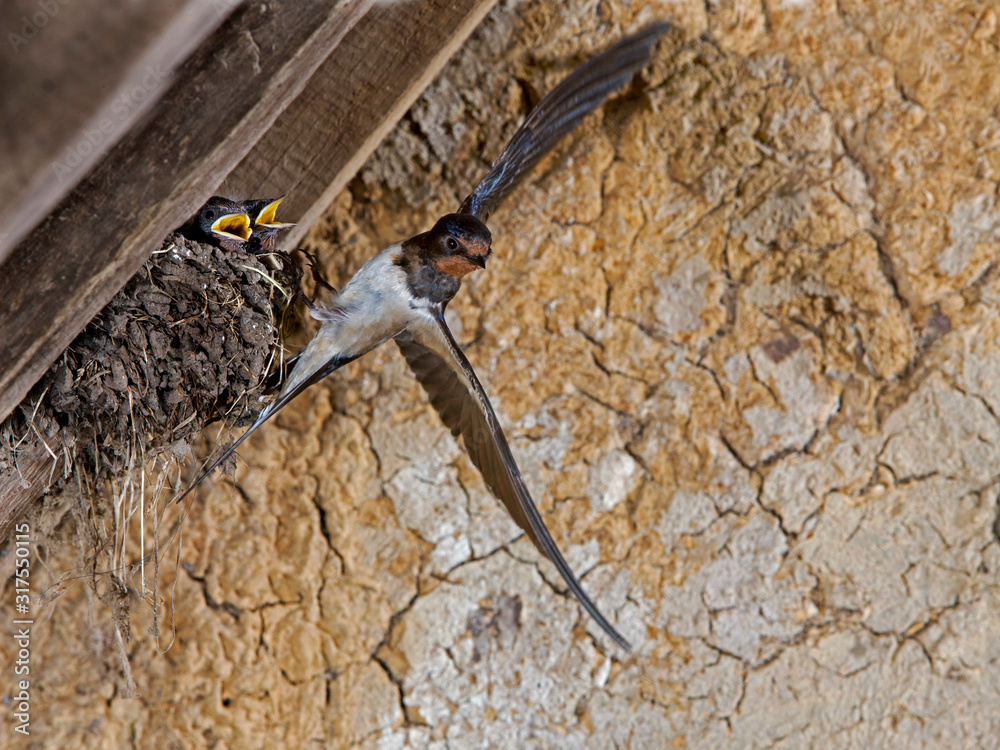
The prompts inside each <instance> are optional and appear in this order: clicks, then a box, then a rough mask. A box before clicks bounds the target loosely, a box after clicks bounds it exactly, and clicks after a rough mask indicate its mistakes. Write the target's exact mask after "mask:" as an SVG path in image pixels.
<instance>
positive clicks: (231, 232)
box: [212, 214, 250, 242]
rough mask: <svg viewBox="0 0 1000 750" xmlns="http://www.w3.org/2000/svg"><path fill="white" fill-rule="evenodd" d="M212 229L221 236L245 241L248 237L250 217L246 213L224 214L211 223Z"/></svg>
mask: <svg viewBox="0 0 1000 750" xmlns="http://www.w3.org/2000/svg"><path fill="white" fill-rule="evenodd" d="M212 231H213V232H214V233H215V234H220V235H222V236H223V237H231V238H232V239H234V240H240V241H242V242H246V241H247V240H248V239H250V217H249V216H247V215H246V214H226V215H225V216H220V217H219V218H218V219H216V220H215V223H213V224H212Z"/></svg>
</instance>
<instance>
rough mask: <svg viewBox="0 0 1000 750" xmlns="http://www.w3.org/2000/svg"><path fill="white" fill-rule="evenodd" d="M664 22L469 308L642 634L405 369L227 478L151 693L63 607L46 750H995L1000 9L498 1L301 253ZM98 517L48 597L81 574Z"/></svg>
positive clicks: (999, 687) (368, 228)
mask: <svg viewBox="0 0 1000 750" xmlns="http://www.w3.org/2000/svg"><path fill="white" fill-rule="evenodd" d="M663 17H666V18H668V19H671V20H673V21H675V22H676V23H677V24H678V26H679V28H681V29H683V32H678V33H675V34H673V35H672V36H670V37H669V38H667V39H666V41H665V42H664V43H663V44H662V45H661V47H660V55H659V57H658V59H657V61H656V63H655V64H654V65H653V66H652V68H651V69H650V71H649V72H648V73H647V75H646V77H645V79H644V80H643V82H642V86H641V87H639V88H645V89H647V91H646V93H641V92H640V91H639V90H637V89H633V90H632V91H631V93H630V94H629V95H627V96H625V97H622V98H619V99H617V100H615V101H614V102H613V103H612V104H610V105H609V106H607V107H605V108H604V109H603V110H602V111H601V113H600V114H598V115H596V116H594V117H592V118H590V119H588V120H587V122H586V123H585V125H584V126H583V127H582V128H581V129H580V130H579V131H578V132H577V133H576V134H575V135H574V136H573V137H571V138H570V139H568V140H567V141H566V142H564V143H563V144H562V145H561V146H560V148H559V149H558V150H557V153H556V154H554V155H553V156H552V157H551V158H550V159H548V160H547V161H546V162H545V163H544V164H543V168H542V169H540V170H539V171H538V172H537V173H536V174H535V175H534V176H533V178H532V179H531V180H530V181H529V182H528V183H527V184H525V185H524V187H523V188H522V189H521V190H520V192H519V193H517V194H516V195H515V197H514V199H513V200H511V201H510V202H509V203H508V204H507V205H505V206H504V207H503V208H502V209H501V210H500V211H499V212H498V213H497V214H496V215H495V216H494V217H493V218H492V220H491V223H490V226H491V229H492V231H493V236H494V251H495V253H494V257H493V258H492V259H491V261H490V264H489V269H488V270H487V271H486V272H483V273H477V274H474V275H473V276H472V277H471V278H470V279H469V282H468V283H467V284H466V285H465V287H464V288H463V290H462V291H461V292H460V294H459V296H458V298H457V299H456V300H455V302H454V304H453V305H452V306H451V309H450V312H449V314H450V315H451V316H452V318H451V319H452V322H453V324H454V327H455V330H456V335H457V336H458V338H459V340H460V342H461V343H462V344H463V345H464V346H465V348H466V351H467V353H468V355H469V358H470V360H471V361H472V363H473V365H474V366H475V367H476V368H477V370H478V372H479V373H480V376H481V378H482V380H483V381H484V383H485V385H486V388H487V390H488V391H489V392H490V394H491V395H492V397H493V398H494V403H495V404H496V406H497V409H498V411H499V414H500V417H501V420H502V421H503V423H504V425H505V426H506V427H507V434H508V436H509V438H510V440H511V443H512V446H513V450H514V453H515V455H516V457H517V459H518V461H519V462H520V465H521V468H522V470H523V471H524V474H525V477H526V481H527V483H528V486H529V487H530V488H531V491H532V492H533V494H534V496H535V498H536V500H537V501H538V503H539V505H540V507H541V510H542V513H543V515H544V517H545V519H546V522H547V523H548V525H549V528H550V529H551V530H552V532H553V536H554V537H555V539H556V541H557V543H558V544H559V545H560V546H561V547H562V549H563V550H564V551H565V553H566V556H567V558H568V559H569V561H570V563H571V565H572V566H573V568H574V569H575V570H576V571H577V572H578V573H580V574H581V575H582V576H583V581H584V585H585V587H586V588H587V589H588V590H589V591H590V592H591V593H592V595H593V596H594V598H595V600H596V601H597V602H598V604H599V606H600V607H601V608H602V609H603V610H604V611H605V612H607V613H608V614H609V615H610V616H611V619H612V620H613V621H615V622H616V623H617V625H618V627H619V628H620V629H621V630H622V631H623V632H624V633H625V635H626V636H627V637H628V638H630V639H631V640H632V641H633V642H634V643H635V644H637V653H636V654H634V655H632V656H626V655H624V654H622V653H620V652H619V651H616V650H615V649H614V647H613V646H612V645H611V644H609V643H608V641H607V639H606V638H605V637H603V635H602V634H601V633H600V632H599V631H598V630H597V628H596V627H595V626H594V625H593V623H592V622H590V621H589V620H588V619H586V617H585V616H583V615H582V612H581V610H580V608H579V606H578V605H577V604H576V603H575V601H573V600H572V599H570V598H567V596H565V595H563V594H562V593H561V591H562V584H561V582H560V581H559V579H558V576H557V574H556V573H555V571H554V569H553V568H552V567H551V566H549V565H548V564H547V563H543V562H542V561H540V559H539V556H538V554H537V553H536V552H535V550H534V548H533V547H532V546H531V544H530V543H529V542H527V541H526V540H525V539H523V538H520V535H519V532H518V530H517V528H516V527H515V525H514V524H513V523H512V522H511V521H510V520H509V519H508V518H507V517H506V515H505V513H504V511H503V509H502V508H501V507H500V506H499V504H498V503H497V502H496V501H495V500H494V499H493V498H492V497H491V496H490V495H489V494H488V492H487V491H486V489H485V487H484V485H483V483H482V480H481V479H480V477H479V475H478V474H477V472H476V471H475V469H474V468H473V467H472V466H471V464H470V463H469V461H468V460H467V459H466V457H465V455H464V454H463V453H462V451H461V449H460V448H459V446H458V445H457V444H456V442H455V441H454V440H453V439H452V437H451V436H450V435H449V434H448V432H447V431H446V430H445V429H443V428H442V427H441V425H440V423H439V421H438V419H437V417H436V415H435V414H434V413H433V412H432V410H431V409H430V407H429V406H428V405H427V402H426V399H425V397H424V395H423V393H422V392H421V391H420V389H419V387H418V386H417V384H416V382H415V380H414V379H413V378H412V376H411V375H410V374H409V372H408V371H407V369H406V366H405V363H404V362H403V359H402V357H400V356H399V354H398V352H396V351H395V349H394V348H393V347H385V348H383V349H382V350H380V351H378V352H376V353H374V354H373V355H369V356H368V357H366V358H364V359H362V360H360V361H358V362H356V363H354V364H352V365H351V366H350V367H348V368H346V370H344V371H342V372H341V373H338V374H337V375H336V376H334V377H332V378H330V379H328V381H326V382H324V383H323V384H322V385H321V386H318V387H314V388H312V389H311V390H310V391H308V392H307V393H306V394H305V395H304V396H302V397H300V398H299V399H298V400H297V402H295V403H293V404H292V405H291V406H289V407H288V409H287V410H286V411H285V412H283V414H282V415H281V416H280V417H278V418H277V420H276V421H275V423H274V424H271V425H268V426H267V427H265V428H264V429H262V430H260V432H259V434H258V435H257V436H255V437H254V438H253V439H252V440H250V441H249V442H248V443H246V446H245V447H244V448H242V449H241V450H240V454H241V456H242V460H241V461H240V462H239V466H238V468H237V470H236V474H235V483H236V484H235V485H234V481H233V480H232V479H230V478H227V477H223V476H221V475H220V476H216V477H215V478H214V479H213V480H212V481H210V482H207V483H206V485H205V489H204V491H202V492H200V494H199V495H198V498H197V500H196V501H195V502H194V503H193V504H192V507H191V510H190V512H189V513H188V514H187V517H186V519H185V523H184V532H183V535H182V537H181V539H180V542H179V545H180V551H179V553H178V552H177V548H176V544H174V545H171V546H169V547H167V548H166V549H164V551H163V553H162V559H161V561H160V568H159V578H158V588H157V589H156V591H155V592H154V593H150V591H151V576H150V572H149V568H147V570H146V578H145V579H144V580H140V577H139V576H138V575H137V576H136V577H135V578H134V579H133V580H132V581H130V586H131V588H130V590H129V591H128V592H125V593H123V594H122V596H123V598H127V599H128V601H129V604H130V609H131V640H130V641H129V642H128V644H127V646H126V648H125V650H126V651H127V653H128V656H129V663H130V667H131V676H132V679H133V680H134V682H135V689H136V694H137V697H135V698H131V697H128V694H127V693H128V685H127V682H126V679H125V678H124V677H123V675H122V665H121V662H120V660H119V659H118V657H117V651H116V647H115V641H116V638H115V636H114V632H115V631H114V628H113V626H112V620H111V615H110V614H109V612H108V609H107V607H106V605H105V604H104V603H103V602H101V601H98V600H97V598H96V597H95V596H94V595H93V594H91V593H90V592H89V590H88V588H87V586H86V584H85V582H83V581H74V580H72V579H67V580H63V581H62V582H61V583H59V584H58V585H57V586H54V587H53V588H52V589H50V590H49V592H48V593H49V596H50V598H53V599H54V601H53V602H52V603H51V604H49V605H48V607H47V608H46V609H44V610H43V611H42V613H41V614H40V615H39V619H40V622H42V624H41V625H39V627H38V628H37V630H36V640H35V642H34V644H33V649H34V651H33V654H34V658H35V659H36V662H35V664H36V665H37V666H36V674H37V680H38V682H37V683H36V684H37V685H38V691H37V692H36V696H37V697H36V703H35V706H34V711H35V715H34V719H35V722H37V723H36V725H35V727H34V728H35V729H36V732H33V737H32V739H33V741H34V742H35V743H36V746H38V747H70V746H74V747H94V748H98V747H107V748H112V747H127V746H135V747H142V748H146V747H150V748H152V747H156V748H163V747H184V748H187V747H214V748H237V747H241V748H242V747H334V748H355V747H358V748H362V747H363V748H384V749H386V750H388V749H390V748H404V747H414V748H445V747H448V748H508V747H509V748H514V747H517V748H521V747H540V748H543V747H544V748H549V747H551V748H580V747H592V748H607V747H621V748H657V747H667V746H677V747H713V748H746V747H789V748H792V747H813V746H823V747H857V748H870V747H900V748H903V747H905V748H914V747H935V748H936V747H995V746H996V742H997V737H998V736H1000V711H998V710H997V707H998V706H1000V583H998V570H1000V544H998V529H997V517H998V502H997V497H998V492H1000V480H998V467H1000V423H998V419H997V415H998V413H1000V313H998V302H1000V274H998V273H997V270H996V268H995V267H994V262H993V257H994V254H995V251H996V248H997V244H998V241H1000V211H998V209H997V197H998V196H997V188H998V179H1000V150H998V147H1000V120H998V111H997V103H998V101H1000V67H998V66H997V64H996V61H997V55H998V49H1000V25H998V14H997V8H996V6H995V5H990V4H988V3H960V2H933V3H924V2H913V3H888V4H887V3H881V2H862V1H861V0H858V1H856V2H855V1H851V2H844V1H841V2H837V3H834V2H823V1H818V2H795V3H791V2H785V3H782V2H770V1H766V2H764V3H752V2H724V3H707V4H705V3H701V2H661V3H657V2H637V1H636V0H633V1H632V2H624V1H622V2H619V1H618V0H602V1H601V2H591V1H586V2H573V3H562V2H551V1H546V0H524V1H523V2H520V3H517V2H502V3H501V4H500V5H499V7H498V8H497V9H496V10H494V12H493V13H492V14H491V15H490V16H489V18H488V19H487V21H486V22H485V23H484V24H483V26H482V27H481V28H480V29H479V30H478V31H477V32H476V33H475V35H474V36H473V38H472V39H471V40H470V41H469V43H468V44H467V45H466V46H465V47H464V48H463V50H462V51H461V52H460V53H459V54H458V56H457V57H456V58H455V59H454V60H453V61H452V62H451V64H450V65H449V66H448V67H447V69H446V70H445V72H444V73H443V74H442V76H441V77H440V78H439V80H437V81H436V82H435V83H434V84H433V85H432V86H431V88H430V89H429V90H428V92H427V93H426V94H425V95H424V96H423V97H422V98H421V99H420V101H419V103H418V104H417V105H416V106H415V107H414V109H413V110H412V111H411V112H410V113H409V115H408V116H407V118H406V119H405V120H404V121H403V122H402V123H401V124H400V126H399V127H397V128H396V130H395V131H394V133H393V134H392V136H391V137H390V138H389V139H388V141H387V142H386V143H385V144H383V146H382V147H381V148H380V149H379V150H378V152H377V153H376V154H375V155H374V156H373V157H372V159H371V160H370V161H369V163H368V164H367V165H366V166H365V167H364V169H363V171H362V173H361V174H360V176H359V178H358V179H357V180H355V182H354V183H353V184H352V185H351V187H350V188H349V189H348V190H346V191H345V192H344V193H343V194H342V195H341V196H340V197H339V198H338V199H337V200H336V201H335V202H334V204H333V205H332V206H331V207H330V209H329V212H328V214H327V215H326V217H325V219H324V221H323V222H322V224H321V225H320V226H318V227H317V228H316V229H315V231H314V232H313V234H312V236H311V239H310V244H311V245H312V247H313V248H314V249H315V250H316V251H317V252H318V253H319V254H320V256H321V257H322V259H323V260H324V262H325V264H326V267H327V269H328V274H329V276H330V277H331V281H333V283H334V284H337V283H340V282H343V281H344V280H345V279H346V278H347V277H348V276H349V275H350V273H351V272H353V270H355V269H356V268H357V267H359V266H360V265H361V263H362V262H364V261H365V260H366V259H367V258H369V257H370V256H371V255H372V254H374V253H375V252H376V251H377V250H378V249H380V248H381V247H383V246H384V245H386V244H388V243H390V242H392V241H395V240H396V239H398V238H400V237H403V236H408V235H411V234H413V233H415V232H418V231H422V230H423V229H425V228H426V227H428V226H429V225H430V224H431V223H432V222H433V220H434V219H435V218H436V217H437V216H438V215H440V214H441V213H444V212H446V211H449V210H453V207H454V206H456V205H457V203H458V201H459V200H460V199H461V198H462V197H463V196H464V195H465V193H466V192H468V190H469V189H470V188H471V187H472V185H473V184H474V182H475V180H476V179H478V177H479V176H481V174H482V173H483V172H484V171H485V168H486V161H485V160H484V157H485V159H490V158H492V156H494V155H495V154H496V153H497V152H498V151H499V149H500V147H501V146H502V145H503V143H504V141H505V140H506V138H508V137H509V136H510V135H511V134H512V132H513V130H514V128H515V126H516V124H517V121H518V119H519V118H520V117H521V116H522V114H523V112H524V111H525V109H526V107H527V106H528V102H529V101H534V100H536V99H537V96H538V95H540V94H542V93H544V92H545V91H547V90H548V89H549V88H551V87H552V86H553V85H554V84H555V83H556V82H557V81H558V80H559V79H560V77H561V76H562V75H564V74H565V73H566V72H568V70H569V69H570V68H571V67H572V66H573V65H574V64H575V63H577V62H578V61H579V60H580V59H581V56H582V55H588V54H591V53H592V52H594V51H597V50H599V49H601V48H602V47H603V46H605V45H606V44H607V43H609V42H610V41H612V40H613V39H616V38H617V37H618V34H619V33H620V30H621V29H626V30H631V29H634V28H636V27H637V26H639V25H641V24H642V23H644V22H647V21H649V20H652V19H653V18H663ZM706 30H707V31H709V32H710V34H711V39H705V38H701V37H700V35H701V33H702V32H703V31H706ZM288 218H289V219H290V220H293V219H294V217H288ZM201 450H202V451H204V450H207V448H205V447H202V449H201ZM56 517H57V516H56V515H55V511H49V512H48V515H46V516H43V517H41V518H39V519H37V523H38V524H40V525H44V524H45V523H46V519H50V520H49V522H50V523H54V521H52V520H51V519H54V518H56ZM74 517H75V516H74V514H72V513H70V514H67V515H66V516H65V517H64V518H63V521H62V523H61V525H60V526H59V527H58V528H57V530H56V532H55V533H57V534H58V533H63V534H64V538H65V542H64V543H63V544H62V545H58V544H50V545H49V546H48V547H47V549H46V550H45V555H46V558H45V560H44V563H43V562H41V561H39V562H38V563H36V566H35V567H36V568H37V569H38V576H37V579H38V580H41V579H42V577H43V576H48V578H46V579H45V580H46V581H47V582H48V583H49V584H55V582H56V581H57V580H59V579H60V576H61V575H62V574H63V572H64V571H66V570H70V572H71V573H72V572H73V569H74V568H79V567H80V565H81V563H80V561H79V554H80V553H79V550H78V549H77V548H76V547H75V543H74V541H73V540H74V538H75V537H74V536H73V532H72V530H73V524H74V521H73V518H74ZM178 554H179V558H178ZM57 593H59V594H61V597H57V596H55V594H57ZM4 595H5V597H6V596H8V595H9V592H5V594H4ZM154 600H155V601H157V602H158V603H159V605H160V606H161V608H162V609H161V616H160V618H159V620H158V623H157V625H158V628H159V630H158V635H159V638H158V640H157V639H155V638H154V636H153V635H152V634H151V633H150V631H149V629H150V626H151V624H152V623H153V619H152V616H151V605H150V602H151V601H154ZM5 602H6V600H5ZM171 606H172V607H173V610H172V614H171V609H170V607H171ZM168 645H169V646H170V648H169V650H166V648H167V646H168ZM9 647H10V643H9V639H5V640H4V641H3V642H2V643H0V654H2V658H0V662H6V659H7V657H8V656H9V654H7V653H4V649H8V648H9ZM7 677H8V676H7V675H6V674H5V677H4V679H5V680H6V679H7ZM4 731H5V732H6V731H7V730H6V728H5V730H4Z"/></svg>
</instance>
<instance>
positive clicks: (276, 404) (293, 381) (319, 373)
mask: <svg viewBox="0 0 1000 750" xmlns="http://www.w3.org/2000/svg"><path fill="white" fill-rule="evenodd" d="M355 359H356V357H334V358H333V359H331V360H329V361H328V362H326V363H325V364H324V365H321V366H319V367H317V368H316V369H315V371H313V372H311V373H308V374H306V373H300V372H299V371H298V369H296V370H293V371H292V375H291V377H290V379H289V380H288V382H287V383H286V386H285V389H284V390H283V391H282V392H281V395H279V396H278V398H277V399H276V400H274V401H272V402H271V403H270V404H268V405H267V406H265V407H264V410H263V411H262V412H261V413H260V415H259V416H258V417H257V419H256V420H254V423H253V424H252V425H250V427H248V428H247V431H246V432H244V433H243V434H242V435H240V436H239V438H237V440H236V442H235V443H233V444H232V445H231V446H229V447H228V448H227V449H226V450H225V452H224V453H223V454H222V455H221V456H219V457H218V458H217V459H215V461H213V462H212V463H211V465H210V466H209V467H208V468H207V469H205V471H204V472H202V474H201V476H199V477H198V478H197V479H196V480H195V481H194V483H193V484H192V485H191V486H190V487H188V488H187V489H186V490H184V494H182V495H181V496H180V497H178V498H177V502H178V503H179V502H181V501H182V500H183V499H184V498H186V497H187V496H188V495H189V494H191V491H192V490H194V488H195V487H197V486H198V485H199V484H201V483H202V482H203V481H204V480H205V478H206V477H207V476H208V475H209V474H211V473H212V472H213V471H215V468H216V467H217V466H218V465H219V464H221V463H222V462H223V461H225V460H226V459H227V458H229V457H230V456H231V455H233V452H234V451H235V450H236V449H237V448H239V447H240V445H242V444H243V441H244V440H246V439H247V438H248V437H250V435H251V434H253V432H254V431H256V429H257V428H258V427H260V426H261V425H262V424H264V422H266V421H267V420H268V419H270V418H271V417H273V416H274V415H275V414H276V413H277V412H278V411H279V410H280V409H281V408H283V407H284V406H285V405H286V404H287V403H288V402H289V401H291V400H292V399H293V398H295V397H296V396H298V395H299V394H300V393H302V391H304V390H305V389H306V388H308V387H309V386H311V385H312V384H313V383H317V382H319V381H320V380H322V379H323V378H325V377H326V376H327V375H329V374H330V373H331V372H333V371H334V370H339V369H340V368H341V367H343V366H344V365H346V364H347V363H348V362H353V361H354V360H355ZM289 386H290V387H289Z"/></svg>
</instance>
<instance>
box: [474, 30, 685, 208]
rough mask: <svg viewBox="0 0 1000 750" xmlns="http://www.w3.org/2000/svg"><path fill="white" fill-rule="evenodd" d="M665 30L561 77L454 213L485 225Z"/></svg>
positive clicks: (628, 40) (644, 58)
mask: <svg viewBox="0 0 1000 750" xmlns="http://www.w3.org/2000/svg"><path fill="white" fill-rule="evenodd" d="M668 28H670V25H669V24H667V23H664V22H660V23H654V24H650V25H649V26H647V27H646V28H644V29H642V30H641V31H639V32H637V33H636V34H633V35H632V36H628V37H625V38H624V39H622V40H621V41H620V42H618V44H616V45H614V46H613V47H611V48H610V49H608V50H606V51H605V52H603V53H601V54H600V55H598V56H597V57H595V58H593V59H591V60H588V61H587V62H585V63H584V64H583V65H581V66H580V67H578V68H577V69H576V70H574V71H573V72H572V73H570V74H569V75H568V76H566V78H564V79H563V81H562V82H561V83H560V84H559V85H558V86H556V87H555V88H554V89H552V91H550V92H549V93H548V94H547V95H546V96H545V98H543V99H542V100H541V101H540V102H539V103H538V106H537V107H535V108H534V109H533V110H531V113H530V114H529V115H528V117H527V119H525V121H524V123H523V124H522V125H521V127H520V128H518V129H517V132H516V133H514V137H513V138H511V139H510V141H509V142H508V143H507V145H506V146H504V149H503V151H501V152H500V156H498V157H497V160H496V161H495V162H493V166H492V167H491V168H490V171H489V172H487V174H486V176H485V177H484V178H483V179H482V181H480V183H479V185H478V186H476V189H475V190H473V191H472V194H471V195H470V196H469V197H468V198H466V199H465V201H463V203H462V206H461V208H459V213H467V214H472V215H474V216H476V217H477V218H479V219H480V220H482V221H486V218H487V217H488V216H489V215H490V214H491V213H492V212H493V210H494V209H495V208H496V207H497V206H498V205H500V203H501V202H502V201H503V199H504V198H505V197H506V196H507V194H508V193H510V191H511V190H512V189H513V188H514V186H515V185H517V183H518V182H519V181H520V180H521V178H522V177H523V176H524V175H525V174H527V173H528V172H529V171H530V170H531V168H532V167H534V166H535V164H537V163H538V160H539V159H541V158H542V157H543V156H544V155H545V154H546V153H548V152H549V150H551V149H552V147H553V146H554V145H555V144H556V142H557V141H559V139H560V138H562V137H563V136H564V135H566V134H567V133H569V132H570V131H571V130H572V129H573V128H575V127H576V126H577V125H578V124H579V123H580V121H581V120H582V119H583V118H584V117H585V116H586V115H587V113H588V112H590V111H591V110H593V109H594V108H596V107H597V106H598V105H599V104H600V103H601V102H602V101H604V99H605V98H606V97H607V96H608V95H609V94H611V92H613V91H614V90H616V89H618V88H620V87H621V86H623V85H624V84H625V83H626V82H628V80H629V79H630V78H632V76H633V75H635V73H636V72H637V71H639V70H640V69H641V68H642V67H643V66H644V65H645V64H646V63H647V62H648V61H649V55H650V52H651V51H652V49H653V45H654V44H656V40H657V39H659V38H660V36H662V35H663V34H664V33H665V32H666V31H667V29H668Z"/></svg>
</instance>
